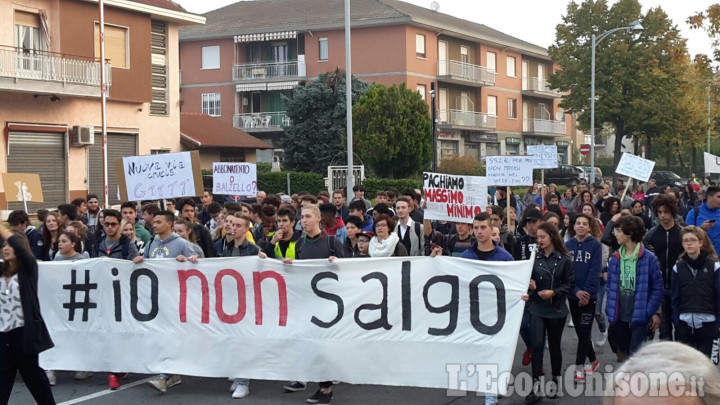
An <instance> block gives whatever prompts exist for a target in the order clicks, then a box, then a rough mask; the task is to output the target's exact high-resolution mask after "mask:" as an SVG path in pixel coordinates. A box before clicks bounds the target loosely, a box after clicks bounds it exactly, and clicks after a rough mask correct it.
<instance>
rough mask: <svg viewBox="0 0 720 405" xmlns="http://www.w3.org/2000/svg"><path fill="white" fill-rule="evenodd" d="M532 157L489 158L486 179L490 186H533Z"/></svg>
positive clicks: (486, 164) (487, 159) (486, 159)
mask: <svg viewBox="0 0 720 405" xmlns="http://www.w3.org/2000/svg"><path fill="white" fill-rule="evenodd" d="M533 166H534V160H533V157H532V156H487V157H485V177H486V178H487V184H488V185H490V186H532V185H533V177H532V171H533Z"/></svg>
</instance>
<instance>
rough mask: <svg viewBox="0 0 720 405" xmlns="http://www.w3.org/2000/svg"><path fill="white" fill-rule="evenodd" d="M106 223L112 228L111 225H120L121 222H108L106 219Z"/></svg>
mask: <svg viewBox="0 0 720 405" xmlns="http://www.w3.org/2000/svg"><path fill="white" fill-rule="evenodd" d="M104 225H105V226H107V227H108V228H110V227H113V226H118V225H120V223H119V222H107V221H106V222H105V224H104Z"/></svg>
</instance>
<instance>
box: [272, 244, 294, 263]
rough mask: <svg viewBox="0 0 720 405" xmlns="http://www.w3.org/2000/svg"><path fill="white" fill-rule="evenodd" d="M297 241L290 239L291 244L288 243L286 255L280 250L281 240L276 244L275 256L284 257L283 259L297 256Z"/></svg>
mask: <svg viewBox="0 0 720 405" xmlns="http://www.w3.org/2000/svg"><path fill="white" fill-rule="evenodd" d="M295 242H296V241H294V240H293V241H290V244H289V245H288V248H287V250H286V251H285V254H286V256H283V255H282V251H280V242H278V243H276V244H275V257H282V258H283V259H294V258H295Z"/></svg>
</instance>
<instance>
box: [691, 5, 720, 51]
mask: <svg viewBox="0 0 720 405" xmlns="http://www.w3.org/2000/svg"><path fill="white" fill-rule="evenodd" d="M687 23H688V24H689V25H690V28H693V29H704V30H705V32H707V34H708V37H710V41H711V42H710V43H711V45H712V47H713V48H714V51H713V58H714V59H715V60H716V61H720V3H718V4H713V5H711V6H709V7H708V8H707V9H706V10H705V11H699V12H697V13H695V14H694V15H691V16H690V17H688V19H687Z"/></svg>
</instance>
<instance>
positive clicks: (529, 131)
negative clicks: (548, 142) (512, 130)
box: [523, 118, 567, 137]
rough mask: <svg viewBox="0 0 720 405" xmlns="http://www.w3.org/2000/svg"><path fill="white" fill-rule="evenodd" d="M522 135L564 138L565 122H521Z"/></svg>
mask: <svg viewBox="0 0 720 405" xmlns="http://www.w3.org/2000/svg"><path fill="white" fill-rule="evenodd" d="M523 133H524V134H526V135H547V136H553V137H555V136H566V135H567V133H566V132H565V122H564V121H553V120H542V119H536V118H531V119H527V120H523Z"/></svg>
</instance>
